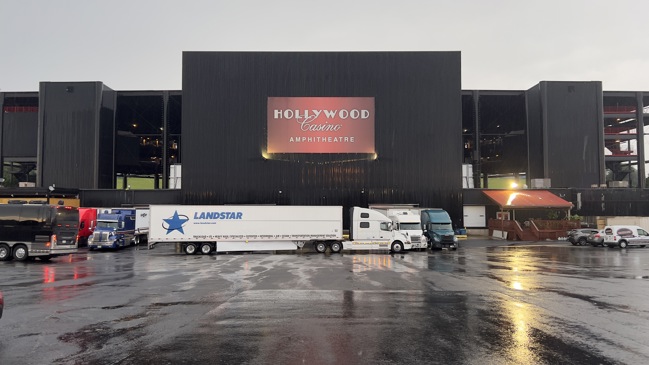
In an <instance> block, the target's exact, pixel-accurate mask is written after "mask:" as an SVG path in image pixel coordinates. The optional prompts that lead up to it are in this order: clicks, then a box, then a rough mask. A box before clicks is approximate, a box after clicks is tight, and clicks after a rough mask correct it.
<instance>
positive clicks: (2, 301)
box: [0, 291, 5, 318]
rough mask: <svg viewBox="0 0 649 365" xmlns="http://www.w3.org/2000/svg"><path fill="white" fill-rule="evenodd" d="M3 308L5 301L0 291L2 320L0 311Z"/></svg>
mask: <svg viewBox="0 0 649 365" xmlns="http://www.w3.org/2000/svg"><path fill="white" fill-rule="evenodd" d="M4 308H5V300H4V298H3V297H2V292H1V291H0V318H2V311H3V310H4Z"/></svg>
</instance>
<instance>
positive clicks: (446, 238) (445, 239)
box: [442, 234, 454, 243]
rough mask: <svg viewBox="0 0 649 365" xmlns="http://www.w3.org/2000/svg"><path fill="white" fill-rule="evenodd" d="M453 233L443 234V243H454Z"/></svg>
mask: <svg viewBox="0 0 649 365" xmlns="http://www.w3.org/2000/svg"><path fill="white" fill-rule="evenodd" d="M453 242H454V241H453V235H451V234H445V235H442V243H453Z"/></svg>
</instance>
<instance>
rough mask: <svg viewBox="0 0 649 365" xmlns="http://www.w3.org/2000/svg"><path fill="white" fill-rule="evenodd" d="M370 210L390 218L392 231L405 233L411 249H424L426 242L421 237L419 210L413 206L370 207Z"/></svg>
mask: <svg viewBox="0 0 649 365" xmlns="http://www.w3.org/2000/svg"><path fill="white" fill-rule="evenodd" d="M370 209H373V210H376V211H377V212H381V213H383V214H384V215H385V216H387V217H388V218H390V220H391V221H392V223H393V227H394V229H397V230H399V231H401V232H403V233H406V234H407V235H408V236H409V237H410V240H411V241H412V248H414V249H424V248H426V242H424V241H423V240H422V239H421V237H422V235H423V233H424V232H423V231H422V229H421V209H420V208H417V207H416V206H415V205H411V204H403V205H397V204H393V205H370Z"/></svg>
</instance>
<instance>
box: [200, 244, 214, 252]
mask: <svg viewBox="0 0 649 365" xmlns="http://www.w3.org/2000/svg"><path fill="white" fill-rule="evenodd" d="M201 253H202V254H203V255H209V254H211V253H212V245H210V244H209V243H203V244H202V245H201Z"/></svg>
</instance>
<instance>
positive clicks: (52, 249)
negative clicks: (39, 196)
mask: <svg viewBox="0 0 649 365" xmlns="http://www.w3.org/2000/svg"><path fill="white" fill-rule="evenodd" d="M78 235H79V210H78V208H75V207H70V206H62V205H48V204H0V261H6V260H11V259H14V260H16V261H25V260H27V259H29V258H34V257H38V258H39V259H41V260H42V261H48V260H49V259H51V258H52V257H56V256H61V255H67V254H71V253H75V252H77V250H78V247H79V246H78Z"/></svg>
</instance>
